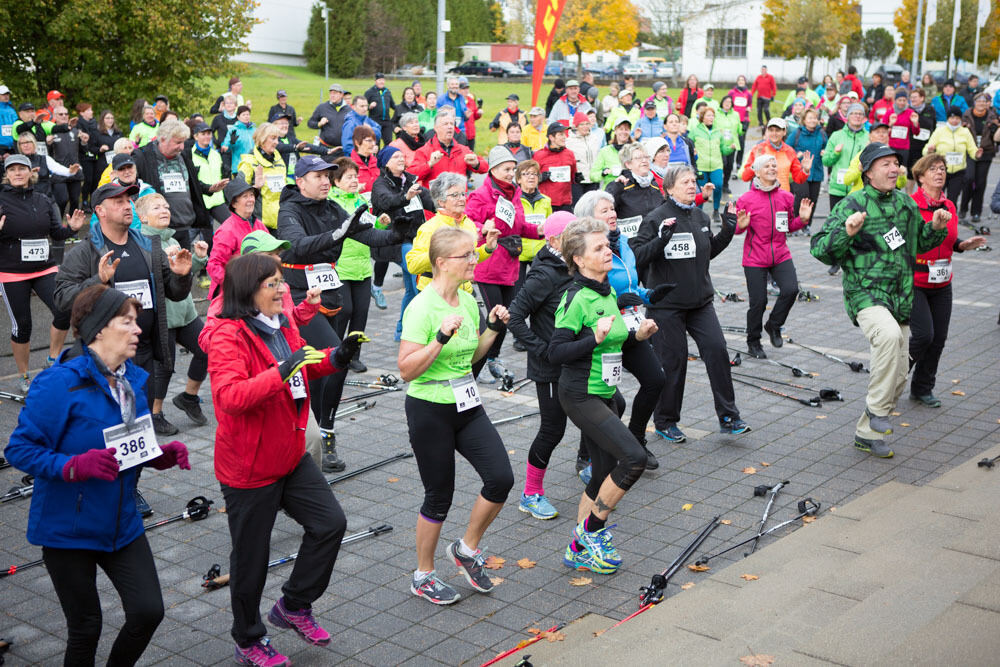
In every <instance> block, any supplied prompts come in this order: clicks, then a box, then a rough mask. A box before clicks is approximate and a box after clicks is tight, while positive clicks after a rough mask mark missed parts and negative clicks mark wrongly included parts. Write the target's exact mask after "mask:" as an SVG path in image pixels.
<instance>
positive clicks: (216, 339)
mask: <svg viewBox="0 0 1000 667" xmlns="http://www.w3.org/2000/svg"><path fill="white" fill-rule="evenodd" d="M209 327H212V328H213V329H214V333H212V334H210V335H209V336H207V337H205V336H203V337H202V338H205V340H207V341H209V342H210V345H209V347H206V348H204V349H205V351H206V352H207V353H208V372H209V374H210V375H211V376H212V402H213V403H214V404H215V418H216V420H217V421H218V427H217V428H216V430H215V477H216V479H218V480H219V481H220V482H221V483H223V484H225V485H227V486H232V487H235V488H239V489H254V488H259V487H262V486H266V485H268V484H273V483H274V482H276V481H278V480H279V479H281V478H282V477H285V476H286V475H288V474H289V473H290V472H292V470H294V469H295V466H297V465H298V463H299V461H300V460H301V459H302V457H303V456H304V455H305V451H306V438H305V433H306V423H307V422H308V420H309V395H308V394H309V388H308V383H307V385H306V398H305V400H299V401H296V400H295V399H293V398H292V394H291V390H290V389H289V386H288V384H287V383H285V382H283V381H282V379H281V374H280V373H279V372H278V364H277V362H276V361H275V359H274V355H272V354H271V351H270V350H269V349H268V347H267V345H266V344H265V343H264V341H263V340H262V339H261V338H260V337H259V336H258V335H257V334H255V333H254V332H253V331H251V329H250V327H249V326H248V325H247V324H246V323H245V322H243V321H242V320H229V319H215V320H212V321H210V322H209V323H208V324H207V325H206V327H205V329H206V330H208V328H209ZM281 333H282V334H284V336H285V340H287V341H288V345H289V347H290V348H291V349H292V350H297V349H299V348H300V347H302V346H303V345H304V344H305V341H303V340H302V337H301V336H299V331H298V328H296V327H294V326H292V325H287V326H283V327H282V328H281ZM303 370H304V372H305V374H306V379H307V380H313V379H316V378H318V377H322V376H324V375H329V374H331V373H334V372H337V370H338V369H337V368H335V367H334V366H333V365H332V364H331V363H330V358H329V356H328V357H327V358H326V359H324V360H323V362H321V363H318V364H312V365H310V366H306V367H305V368H304V369H303Z"/></svg>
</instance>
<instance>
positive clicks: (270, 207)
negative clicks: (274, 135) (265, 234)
mask: <svg viewBox="0 0 1000 667" xmlns="http://www.w3.org/2000/svg"><path fill="white" fill-rule="evenodd" d="M257 165H260V166H261V167H263V168H264V184H263V185H262V186H261V188H260V198H261V215H260V219H261V222H263V223H264V226H265V227H267V228H268V229H277V228H278V202H279V200H280V199H281V191H282V190H283V189H284V188H285V182H286V181H285V179H286V177H287V169H286V168H285V161H284V160H282V159H281V155H280V154H279V153H278V151H274V161H273V162H272V161H270V160H268V159H267V158H265V157H264V156H263V155H261V153H260V146H255V147H254V149H253V153H251V154H246V155H244V156H243V158H242V159H241V160H240V164H239V166H238V167H237V170H238V171H239V172H240V173H241V174H243V180H245V181H246V182H247V183H249V184H250V185H254V171H255V170H256V168H257Z"/></svg>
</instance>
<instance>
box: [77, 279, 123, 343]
mask: <svg viewBox="0 0 1000 667" xmlns="http://www.w3.org/2000/svg"><path fill="white" fill-rule="evenodd" d="M127 299H128V295H127V294H124V293H122V292H119V291H118V290H116V289H115V288H113V287H109V288H108V289H106V290H104V291H103V292H101V296H99V297H97V301H96V302H95V303H94V307H93V308H91V309H90V312H89V313H87V314H86V315H85V316H84V318H83V319H82V320H81V321H80V327H79V329H80V339H81V340H82V341H83V343H84V344H85V345H90V344H91V343H93V342H94V339H95V338H97V334H98V333H100V331H101V329H103V328H104V327H106V326H108V322H110V321H111V320H112V318H114V316H115V315H116V314H117V313H118V311H119V310H120V309H121V307H122V304H123V303H125V301H126V300H127Z"/></svg>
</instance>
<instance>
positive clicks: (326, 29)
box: [323, 2, 330, 85]
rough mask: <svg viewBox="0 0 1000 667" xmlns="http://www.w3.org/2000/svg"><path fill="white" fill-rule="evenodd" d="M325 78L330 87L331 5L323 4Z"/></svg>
mask: <svg viewBox="0 0 1000 667" xmlns="http://www.w3.org/2000/svg"><path fill="white" fill-rule="evenodd" d="M323 32H324V35H323V48H324V51H325V55H324V57H323V76H324V78H325V79H326V84H327V85H330V5H328V4H326V3H325V2H324V3H323Z"/></svg>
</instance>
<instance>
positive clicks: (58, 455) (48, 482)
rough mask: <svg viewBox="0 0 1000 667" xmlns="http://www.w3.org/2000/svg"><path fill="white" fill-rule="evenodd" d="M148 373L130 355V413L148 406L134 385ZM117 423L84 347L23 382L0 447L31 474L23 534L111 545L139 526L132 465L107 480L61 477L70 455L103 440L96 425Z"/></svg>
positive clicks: (36, 540) (98, 547)
mask: <svg viewBox="0 0 1000 667" xmlns="http://www.w3.org/2000/svg"><path fill="white" fill-rule="evenodd" d="M147 376H148V374H147V373H146V371H144V370H142V369H141V368H140V367H138V366H136V365H135V364H133V363H132V362H131V361H126V362H125V377H126V379H128V381H129V383H130V384H131V385H132V387H134V388H135V390H136V391H135V414H136V416H137V417H139V416H142V415H146V414H149V406H148V405H147V403H146V394H145V392H144V391H143V390H142V387H143V385H144V384H145V382H146V378H147ZM121 423H122V418H121V412H120V410H119V407H118V403H117V402H116V401H115V399H114V398H113V397H112V395H111V387H110V386H109V385H108V381H107V380H106V379H105V378H104V377H102V376H101V374H100V372H99V371H98V370H97V366H96V365H95V364H94V360H93V358H92V357H91V352H90V350H89V349H88V348H86V347H85V346H83V345H82V344H80V343H78V344H77V345H75V346H74V347H73V348H71V349H69V350H66V351H65V352H63V353H62V354H61V355H60V357H59V362H58V363H57V364H55V365H54V366H52V367H51V368H49V369H47V370H45V371H42V372H41V373H40V374H39V375H38V377H37V378H35V381H34V382H32V383H31V389H30V390H29V391H28V397H27V400H26V402H25V405H24V408H22V409H21V414H20V415H19V416H18V420H17V428H15V429H14V432H13V433H12V434H11V436H10V442H9V443H8V444H7V448H6V450H5V451H4V455H5V456H6V457H7V460H8V461H10V463H11V464H12V465H13V466H14V467H16V468H18V469H19V470H23V471H24V472H27V473H29V474H31V475H34V476H35V482H34V485H35V486H34V492H33V494H32V497H31V510H30V511H29V514H28V541H29V542H31V543H32V544H37V545H40V546H45V547H53V548H57V549H91V550H94V551H104V552H111V551H117V550H119V549H121V548H123V547H125V546H127V545H129V544H130V543H132V542H133V541H134V540H136V539H137V538H138V537H139V536H141V535H142V534H143V525H142V518H141V517H140V516H139V512H138V510H137V509H136V506H135V495H134V493H135V486H136V480H137V476H138V470H139V466H136V467H134V468H129V469H128V470H123V471H121V472H119V473H118V478H117V479H115V480H114V481H111V482H105V481H103V480H97V479H91V480H87V481H86V482H65V481H63V477H62V470H63V467H64V466H65V465H66V462H67V461H69V460H70V458H71V457H73V456H75V455H77V454H82V453H84V452H87V451H90V450H91V449H103V448H104V446H105V445H104V436H103V433H102V431H103V430H104V429H105V428H108V427H110V426H117V425H118V424H121Z"/></svg>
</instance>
